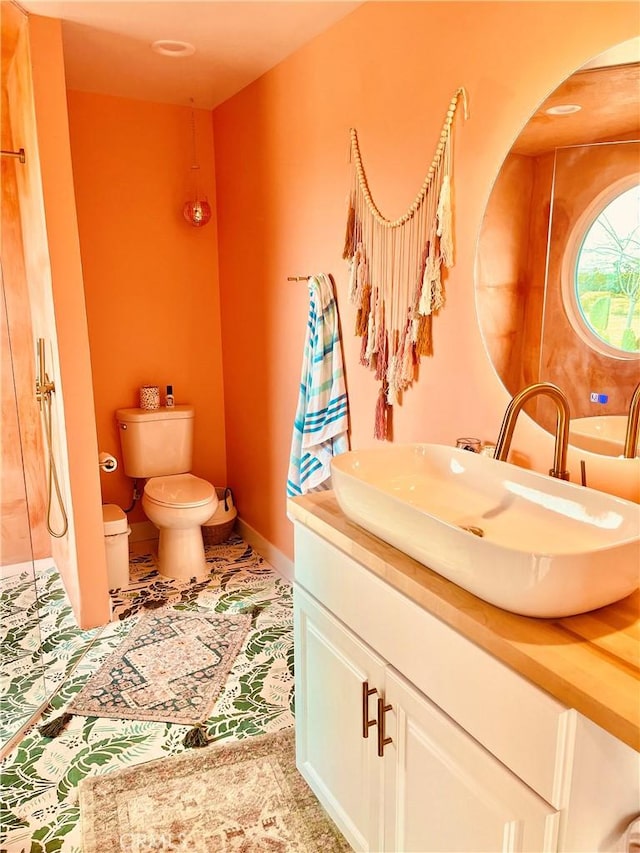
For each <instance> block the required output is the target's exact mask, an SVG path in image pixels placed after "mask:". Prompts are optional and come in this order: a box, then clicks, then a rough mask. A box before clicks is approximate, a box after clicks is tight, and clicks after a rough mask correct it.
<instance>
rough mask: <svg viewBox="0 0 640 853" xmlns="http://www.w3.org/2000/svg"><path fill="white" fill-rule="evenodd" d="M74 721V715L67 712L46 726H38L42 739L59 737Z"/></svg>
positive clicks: (45, 724)
mask: <svg viewBox="0 0 640 853" xmlns="http://www.w3.org/2000/svg"><path fill="white" fill-rule="evenodd" d="M72 719H73V714H70V713H69V712H68V711H67V712H65V713H64V714H60V716H59V717H55V718H54V719H53V720H49V722H48V723H44V725H42V726H38V731H39V732H40V734H41V735H42V737H49V738H53V737H58V735H60V734H62V732H63V731H64V730H65V729H66V728H67V726H68V725H69V723H70V722H71V720H72Z"/></svg>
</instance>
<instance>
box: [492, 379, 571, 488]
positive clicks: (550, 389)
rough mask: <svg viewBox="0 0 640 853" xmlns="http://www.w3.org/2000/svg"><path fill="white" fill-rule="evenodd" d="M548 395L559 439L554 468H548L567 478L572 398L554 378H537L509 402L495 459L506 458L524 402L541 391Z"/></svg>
mask: <svg viewBox="0 0 640 853" xmlns="http://www.w3.org/2000/svg"><path fill="white" fill-rule="evenodd" d="M540 394H542V395H544V396H546V397H549V398H550V399H551V400H553V402H554V403H555V407H556V411H557V417H556V443H555V448H554V451H553V468H551V470H550V471H549V474H550V475H551V476H552V477H557V478H558V479H559V480H568V479H569V472H568V471H567V445H568V444H569V420H570V417H571V415H570V413H569V401H568V400H567V398H566V396H565V395H564V393H563V392H562V391H561V390H560V389H559V388H558V386H557V385H552V384H551V382H536V383H535V385H529V386H528V387H527V388H523V389H522V391H519V392H518V393H517V394H516V395H515V397H513V398H512V400H511V402H510V403H509V405H508V406H507V410H506V412H505V413H504V418H503V420H502V426H501V427H500V434H499V435H498V440H497V441H496V450H495V454H494V458H495V459H499V460H500V461H502V462H506V461H507V456H508V455H509V448H510V447H511V438H512V436H513V430H514V428H515V425H516V420H517V418H518V415H519V414H520V412H521V410H522V408H523V406H524V405H525V404H526V403H528V402H529V400H531V398H532V397H537V396H538V395H540Z"/></svg>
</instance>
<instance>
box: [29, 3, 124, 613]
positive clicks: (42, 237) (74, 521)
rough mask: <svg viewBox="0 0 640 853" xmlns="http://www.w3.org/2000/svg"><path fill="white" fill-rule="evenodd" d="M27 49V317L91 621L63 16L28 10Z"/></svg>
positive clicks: (87, 468)
mask: <svg viewBox="0 0 640 853" xmlns="http://www.w3.org/2000/svg"><path fill="white" fill-rule="evenodd" d="M29 48H30V61H31V75H32V80H33V99H34V108H35V118H36V122H35V126H36V130H37V136H33V137H30V138H28V140H27V142H26V144H25V148H26V149H27V151H28V157H29V158H30V159H29V162H30V164H31V166H30V169H32V170H34V171H33V177H34V180H35V177H36V176H37V178H38V179H40V180H41V194H42V199H41V201H40V206H41V207H42V210H41V212H38V205H37V199H35V197H34V199H33V202H34V204H33V207H32V214H31V217H30V220H28V221H27V223H26V227H25V223H24V222H23V229H22V230H23V239H24V241H25V254H26V255H28V256H29V257H30V258H31V260H32V261H33V262H34V264H39V267H38V273H39V274H38V275H35V274H32V275H31V281H30V289H31V288H35V289H36V290H38V289H39V291H40V293H39V294H38V297H39V298H34V295H33V293H32V297H31V309H32V319H33V323H34V335H35V337H38V336H42V337H45V338H46V339H47V346H48V349H49V352H48V355H49V357H50V359H49V371H50V376H51V378H53V379H54V380H55V382H56V394H55V395H54V398H53V400H54V420H55V424H56V429H55V433H54V452H55V454H56V457H57V461H58V466H59V471H60V476H61V482H62V488H63V494H64V495H65V499H66V501H67V507H68V510H69V517H70V518H69V521H70V525H69V533H68V535H67V536H65V537H64V538H62V539H55V540H53V542H52V545H53V556H54V558H55V560H56V563H57V565H58V568H59V569H60V573H61V575H62V578H63V580H64V583H65V586H66V589H67V592H68V594H69V597H70V599H71V603H72V605H73V608H74V612H75V615H76V619H77V620H78V623H79V625H80V627H83V628H87V627H92V626H94V625H99V624H103V623H105V622H106V621H108V619H109V615H110V601H109V594H108V589H107V567H106V555H105V551H104V546H103V543H104V540H103V527H102V512H101V508H100V489H99V478H98V474H97V453H98V450H97V443H96V431H95V422H94V415H93V399H92V388H91V365H90V361H89V342H88V336H87V321H86V313H85V302H84V294H83V289H82V268H81V264H80V251H79V245H78V232H77V223H76V210H75V203H74V198H73V181H72V174H71V157H70V151H69V131H68V119H67V111H66V93H65V79H64V61H63V53H62V30H61V26H60V22H59V21H57V20H54V19H51V18H41V17H39V16H35V15H34V16H30V17H29ZM34 185H35V184H34ZM45 224H46V232H44V230H43V225H45ZM27 244H29V245H27ZM35 268H36V267H35V266H34V267H33V270H35ZM33 270H32V272H33ZM28 274H29V271H28ZM67 472H68V476H67Z"/></svg>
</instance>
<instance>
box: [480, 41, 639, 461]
mask: <svg viewBox="0 0 640 853" xmlns="http://www.w3.org/2000/svg"><path fill="white" fill-rule="evenodd" d="M639 58H640V39H633V40H632V41H631V42H626V43H625V44H623V45H619V46H618V47H617V48H614V49H612V50H610V51H607V52H606V53H604V54H601V55H600V56H598V57H596V58H595V59H593V60H592V61H590V62H589V63H587V64H586V65H585V66H583V67H582V68H580V69H579V70H578V71H577V72H576V73H574V74H573V75H572V76H571V77H569V78H568V79H567V80H565V82H564V83H562V84H561V85H560V86H559V87H558V88H557V89H556V90H555V91H554V92H553V93H552V94H551V95H550V96H549V97H548V98H547V99H546V100H545V101H544V102H543V103H542V104H541V106H540V107H539V108H538V110H537V111H536V112H535V114H534V115H533V116H532V118H531V119H530V121H529V122H528V123H527V125H526V126H525V127H524V129H523V130H522V132H521V134H520V135H519V136H518V138H517V139H516V141H515V143H514V145H513V147H512V148H511V150H510V152H509V154H508V155H507V157H506V159H505V161H504V164H503V166H502V168H501V170H500V172H499V174H498V177H497V178H496V181H495V184H494V186H493V189H492V192H491V196H490V198H489V202H488V204H487V209H486V211H485V215H484V218H483V222H482V227H481V230H480V236H479V241H478V252H477V263H476V304H477V310H478V319H479V323H480V329H481V332H482V336H483V339H484V343H485V346H486V349H487V352H488V354H489V357H490V359H491V361H492V363H493V366H494V368H495V370H496V372H497V374H498V376H499V377H500V379H501V380H502V382H503V384H504V385H505V387H506V389H507V390H508V391H509V393H510V394H511V395H514V394H516V393H517V392H518V391H520V390H521V389H522V388H524V387H526V386H527V385H531V384H532V383H534V382H553V383H554V384H556V385H558V386H559V387H560V388H561V389H562V390H563V391H564V392H565V394H566V395H567V397H568V399H569V404H570V408H571V416H572V417H571V427H570V440H571V443H572V444H574V445H576V446H579V447H583V448H585V449H587V450H591V451H592V452H598V453H605V454H608V455H616V456H617V455H620V454H622V451H623V445H624V436H625V431H626V420H627V412H628V409H629V402H630V400H631V396H632V394H633V391H634V389H635V387H636V385H637V384H638V382H639V381H640V104H639V97H638V93H639V92H640V62H639ZM526 410H527V412H528V414H529V415H530V416H531V417H533V418H534V420H536V421H537V422H538V423H539V424H540V425H541V426H542V427H543V428H544V429H547V430H549V431H553V430H554V429H555V410H554V409H553V408H552V407H551V406H549V403H548V401H547V400H545V399H544V398H542V397H538V398H536V399H534V400H532V401H531V403H530V404H529V405H528V406H527V409H526Z"/></svg>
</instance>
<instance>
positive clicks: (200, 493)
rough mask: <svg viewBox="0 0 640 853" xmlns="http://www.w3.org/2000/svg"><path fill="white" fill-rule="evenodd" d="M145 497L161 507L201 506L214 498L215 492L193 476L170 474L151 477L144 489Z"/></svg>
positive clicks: (208, 485)
mask: <svg viewBox="0 0 640 853" xmlns="http://www.w3.org/2000/svg"><path fill="white" fill-rule="evenodd" d="M144 493H145V495H146V496H147V497H148V498H149V499H150V500H152V501H153V502H154V503H157V504H162V506H184V507H189V506H203V505H204V504H206V503H209V501H210V500H212V498H214V497H215V494H216V490H215V488H214V487H213V486H212V485H211V483H208V482H207V481H206V480H201V479H200V477H194V476H193V474H171V476H169V477H151V479H150V480H147V482H146V485H145V487H144Z"/></svg>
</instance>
